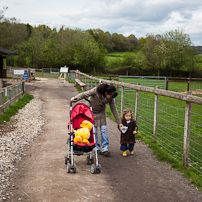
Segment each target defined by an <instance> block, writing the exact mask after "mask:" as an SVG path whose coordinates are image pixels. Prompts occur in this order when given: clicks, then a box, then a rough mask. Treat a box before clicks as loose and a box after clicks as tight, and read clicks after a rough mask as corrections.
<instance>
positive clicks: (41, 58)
mask: <svg viewBox="0 0 202 202" xmlns="http://www.w3.org/2000/svg"><path fill="white" fill-rule="evenodd" d="M5 10H6V8H4V9H3V10H1V11H0V47H1V48H5V49H8V50H12V51H16V52H17V53H19V55H17V56H9V57H8V58H7V65H11V66H20V67H32V68H36V69H41V68H45V67H53V68H59V67H61V66H64V65H67V66H69V67H71V69H80V70H81V71H84V72H91V73H92V72H103V71H104V70H105V69H108V72H111V73H113V72H116V73H119V72H121V71H123V70H131V72H133V71H134V72H139V73H140V72H147V70H149V72H148V74H151V73H152V72H153V74H155V75H156V74H158V75H160V74H161V72H162V71H163V72H167V71H169V72H172V71H175V70H178V71H189V72H191V71H193V70H194V69H196V65H197V59H196V51H195V50H194V49H193V47H192V43H191V40H190V37H189V35H187V34H186V33H184V32H183V31H181V30H171V31H167V32H165V33H164V34H161V35H153V34H147V36H146V37H145V38H144V37H141V38H139V39H137V38H136V37H135V35H133V34H131V35H130V36H128V37H126V36H123V35H122V34H117V33H112V34H110V33H109V32H104V31H102V30H101V29H89V30H85V31H83V30H80V29H69V28H66V27H64V26H62V27H61V28H60V29H59V30H57V29H56V28H53V29H51V28H50V27H48V26H46V25H39V26H37V27H32V26H31V25H29V24H23V23H19V22H17V20H16V19H15V18H10V19H7V18H5V17H4V12H5ZM126 51H127V52H134V53H135V54H129V55H126V56H125V57H124V58H123V59H122V60H119V59H117V60H114V61H112V62H110V63H109V62H108V61H107V58H106V54H107V53H110V52H126Z"/></svg>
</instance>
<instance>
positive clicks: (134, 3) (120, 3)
mask: <svg viewBox="0 0 202 202" xmlns="http://www.w3.org/2000/svg"><path fill="white" fill-rule="evenodd" d="M1 5H2V6H3V5H4V6H8V10H7V11H6V13H5V17H15V18H16V19H19V20H20V21H21V22H22V23H30V24H31V25H38V24H46V25H48V26H50V27H60V26H61V25H65V26H66V27H70V28H81V29H90V28H91V29H96V28H100V29H102V30H103V31H109V32H110V33H114V32H116V33H119V34H124V35H126V36H128V35H129V34H134V35H135V36H136V37H137V38H139V37H145V36H146V34H147V33H153V34H158V33H162V32H164V31H166V30H171V29H177V28H182V29H183V30H184V31H185V32H186V33H188V34H190V36H191V39H192V42H194V43H195V45H202V39H200V37H199V36H201V34H202V26H201V25H202V2H201V0H192V1H188V0H170V1H164V0H77V1H75V0H57V1H55V0H40V1H39V0H18V1H16V0H0V6H1ZM0 8H1V7H0Z"/></svg>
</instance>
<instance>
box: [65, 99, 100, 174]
mask: <svg viewBox="0 0 202 202" xmlns="http://www.w3.org/2000/svg"><path fill="white" fill-rule="evenodd" d="M85 100H86V101H88V102H89V103H90V110H91V112H92V113H93V109H92V104H91V102H90V100H88V99H86V98H85ZM75 106H76V105H75ZM75 106H74V107H75ZM72 109H73V107H72V102H70V125H69V133H68V134H69V137H68V139H67V143H66V144H67V145H68V152H67V156H65V157H64V162H65V164H66V171H67V173H70V172H72V173H76V164H75V163H74V155H77V156H81V155H87V157H86V164H87V165H91V166H90V172H91V173H92V174H99V173H100V172H101V165H100V164H99V163H98V153H97V149H96V148H95V144H93V145H91V146H89V147H88V146H82V145H81V146H80V145H76V144H75V143H74V140H73V138H74V136H75V133H74V128H73V124H72V120H71V113H72ZM92 124H93V127H92V130H93V134H92V132H91V135H93V139H94V142H95V132H94V131H95V128H94V123H92ZM83 145H84V144H83ZM74 148H75V149H76V150H74ZM93 150H94V151H93Z"/></svg>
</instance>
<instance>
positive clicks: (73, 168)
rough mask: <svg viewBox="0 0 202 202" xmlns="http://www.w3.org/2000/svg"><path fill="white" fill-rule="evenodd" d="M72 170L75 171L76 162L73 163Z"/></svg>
mask: <svg viewBox="0 0 202 202" xmlns="http://www.w3.org/2000/svg"><path fill="white" fill-rule="evenodd" d="M72 172H73V173H75V172H76V163H74V164H73V168H72Z"/></svg>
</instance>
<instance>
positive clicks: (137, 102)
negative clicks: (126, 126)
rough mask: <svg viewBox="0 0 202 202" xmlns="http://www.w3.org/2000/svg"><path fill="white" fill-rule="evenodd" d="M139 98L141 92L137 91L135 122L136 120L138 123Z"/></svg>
mask: <svg viewBox="0 0 202 202" xmlns="http://www.w3.org/2000/svg"><path fill="white" fill-rule="evenodd" d="M137 85H140V84H139V83H137ZM139 97H140V91H139V90H136V98H135V120H136V122H137V119H138V109H139Z"/></svg>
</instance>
